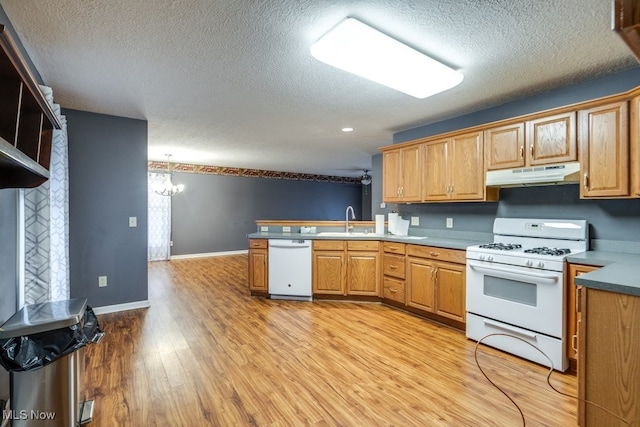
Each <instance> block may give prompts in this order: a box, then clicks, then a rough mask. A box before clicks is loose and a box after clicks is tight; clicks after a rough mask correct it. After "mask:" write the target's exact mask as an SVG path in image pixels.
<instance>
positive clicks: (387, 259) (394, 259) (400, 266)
mask: <svg viewBox="0 0 640 427" xmlns="http://www.w3.org/2000/svg"><path fill="white" fill-rule="evenodd" d="M382 274H384V275H385V276H393V277H397V278H399V279H404V274H405V264H404V255H394V254H388V253H385V254H384V255H383V257H382Z"/></svg>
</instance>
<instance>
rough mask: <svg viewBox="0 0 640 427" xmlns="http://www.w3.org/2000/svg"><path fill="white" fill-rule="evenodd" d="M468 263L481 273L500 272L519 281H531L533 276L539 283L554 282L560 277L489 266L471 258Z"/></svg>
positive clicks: (502, 275)
mask: <svg viewBox="0 0 640 427" xmlns="http://www.w3.org/2000/svg"><path fill="white" fill-rule="evenodd" d="M467 265H468V266H469V268H471V269H472V270H475V271H477V272H479V273H484V274H491V275H496V274H495V273H498V276H500V277H504V278H509V279H514V280H518V281H526V282H531V279H532V278H533V279H535V280H536V282H538V283H546V284H554V283H557V282H558V277H559V276H558V275H554V274H540V273H536V272H533V271H532V272H526V273H520V272H518V271H513V270H509V269H508V268H501V267H495V266H491V267H487V266H484V265H477V264H474V263H473V262H472V261H469V260H467Z"/></svg>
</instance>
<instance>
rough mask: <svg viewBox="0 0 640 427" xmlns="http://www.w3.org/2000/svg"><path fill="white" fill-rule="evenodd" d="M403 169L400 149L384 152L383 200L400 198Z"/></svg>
mask: <svg viewBox="0 0 640 427" xmlns="http://www.w3.org/2000/svg"><path fill="white" fill-rule="evenodd" d="M401 171H402V164H401V163H400V150H391V151H385V152H384V153H382V200H384V201H385V202H396V201H398V200H400V182H401Z"/></svg>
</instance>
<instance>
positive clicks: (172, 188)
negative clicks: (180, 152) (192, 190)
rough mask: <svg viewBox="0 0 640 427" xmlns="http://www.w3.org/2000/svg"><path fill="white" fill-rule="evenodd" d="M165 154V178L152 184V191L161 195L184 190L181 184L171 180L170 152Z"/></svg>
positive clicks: (174, 193) (173, 194)
mask: <svg viewBox="0 0 640 427" xmlns="http://www.w3.org/2000/svg"><path fill="white" fill-rule="evenodd" d="M166 156H167V171H168V173H167V174H166V180H165V181H164V182H161V183H157V184H155V185H154V186H153V191H155V192H156V193H158V194H160V195H161V196H175V195H176V194H178V193H182V191H183V190H184V185H183V184H178V185H174V184H173V181H172V180H171V177H172V175H171V161H170V159H171V154H166Z"/></svg>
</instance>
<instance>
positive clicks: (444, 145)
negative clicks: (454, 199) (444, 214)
mask: <svg viewBox="0 0 640 427" xmlns="http://www.w3.org/2000/svg"><path fill="white" fill-rule="evenodd" d="M423 153H424V165H425V173H424V174H423V183H422V188H423V195H422V198H423V199H424V200H449V199H450V195H449V188H450V185H449V175H448V169H449V168H448V164H449V139H443V140H440V141H434V142H430V143H428V144H425V146H424V148H423Z"/></svg>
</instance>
